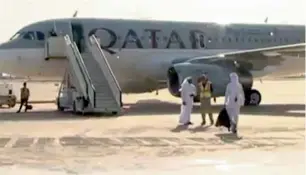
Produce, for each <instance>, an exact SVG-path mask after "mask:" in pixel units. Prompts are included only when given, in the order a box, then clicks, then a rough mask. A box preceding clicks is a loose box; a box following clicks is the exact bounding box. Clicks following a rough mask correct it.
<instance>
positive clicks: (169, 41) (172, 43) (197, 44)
mask: <svg viewBox="0 0 306 175" xmlns="http://www.w3.org/2000/svg"><path fill="white" fill-rule="evenodd" d="M99 32H103V33H107V35H108V38H110V40H108V41H105V40H104V41H103V40H102V41H100V42H101V43H100V44H101V47H102V48H104V49H108V48H114V47H119V48H122V49H124V48H131V47H130V46H132V47H133V48H135V47H136V48H139V49H143V48H145V46H144V43H143V42H144V41H149V42H150V46H149V48H152V49H174V48H175V49H177V48H180V49H187V48H190V49H203V48H205V33H204V32H202V31H200V30H190V31H189V40H183V38H182V37H181V36H180V34H179V32H177V30H172V31H171V32H170V34H169V36H158V33H160V32H162V31H161V30H160V29H144V32H145V33H148V35H149V38H148V39H146V38H145V37H144V36H141V35H139V34H137V33H136V32H135V30H133V29H129V30H128V31H127V32H126V34H125V35H124V36H119V35H118V34H117V33H116V32H114V31H113V30H111V29H108V28H95V29H92V30H91V31H90V32H89V33H88V36H91V35H95V36H96V37H98V38H99V34H98V33H99ZM121 37H122V38H121ZM119 41H120V43H119ZM160 41H162V42H163V43H164V44H161V42H160Z"/></svg>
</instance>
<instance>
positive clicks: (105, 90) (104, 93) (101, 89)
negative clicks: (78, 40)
mask: <svg viewBox="0 0 306 175" xmlns="http://www.w3.org/2000/svg"><path fill="white" fill-rule="evenodd" d="M82 58H83V61H84V64H85V66H86V68H87V71H88V73H89V75H90V79H91V81H92V84H93V86H94V87H95V90H96V107H95V108H96V109H100V110H102V111H103V110H104V109H107V110H109V111H111V110H114V111H118V110H120V106H118V104H117V101H116V99H115V97H114V96H113V92H112V90H111V89H110V86H109V84H108V80H107V78H106V77H105V75H104V72H103V71H102V70H101V69H100V66H99V65H98V64H97V62H96V60H95V59H94V58H93V56H92V54H91V53H82ZM118 107H119V108H118Z"/></svg>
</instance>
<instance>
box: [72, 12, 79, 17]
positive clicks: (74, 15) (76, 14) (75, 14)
mask: <svg viewBox="0 0 306 175" xmlns="http://www.w3.org/2000/svg"><path fill="white" fill-rule="evenodd" d="M78 12H79V11H78V10H76V11H75V12H74V14H73V15H72V17H73V18H76V17H77V16H78Z"/></svg>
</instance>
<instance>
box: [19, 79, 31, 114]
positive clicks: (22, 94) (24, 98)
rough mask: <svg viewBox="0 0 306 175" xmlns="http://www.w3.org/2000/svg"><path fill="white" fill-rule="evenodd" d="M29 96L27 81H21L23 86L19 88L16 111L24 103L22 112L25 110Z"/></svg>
mask: <svg viewBox="0 0 306 175" xmlns="http://www.w3.org/2000/svg"><path fill="white" fill-rule="evenodd" d="M29 97H30V90H29V89H28V88H27V83H26V82H24V83H23V87H22V88H21V89H20V107H19V110H18V111H17V113H19V112H20V111H21V108H22V106H23V105H24V108H25V109H24V112H27V106H28V101H29Z"/></svg>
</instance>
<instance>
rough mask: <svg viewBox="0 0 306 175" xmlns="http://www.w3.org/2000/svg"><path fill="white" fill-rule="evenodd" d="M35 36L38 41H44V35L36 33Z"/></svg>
mask: <svg viewBox="0 0 306 175" xmlns="http://www.w3.org/2000/svg"><path fill="white" fill-rule="evenodd" d="M36 35H37V39H38V40H45V34H44V33H42V32H39V31H37V32H36Z"/></svg>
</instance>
